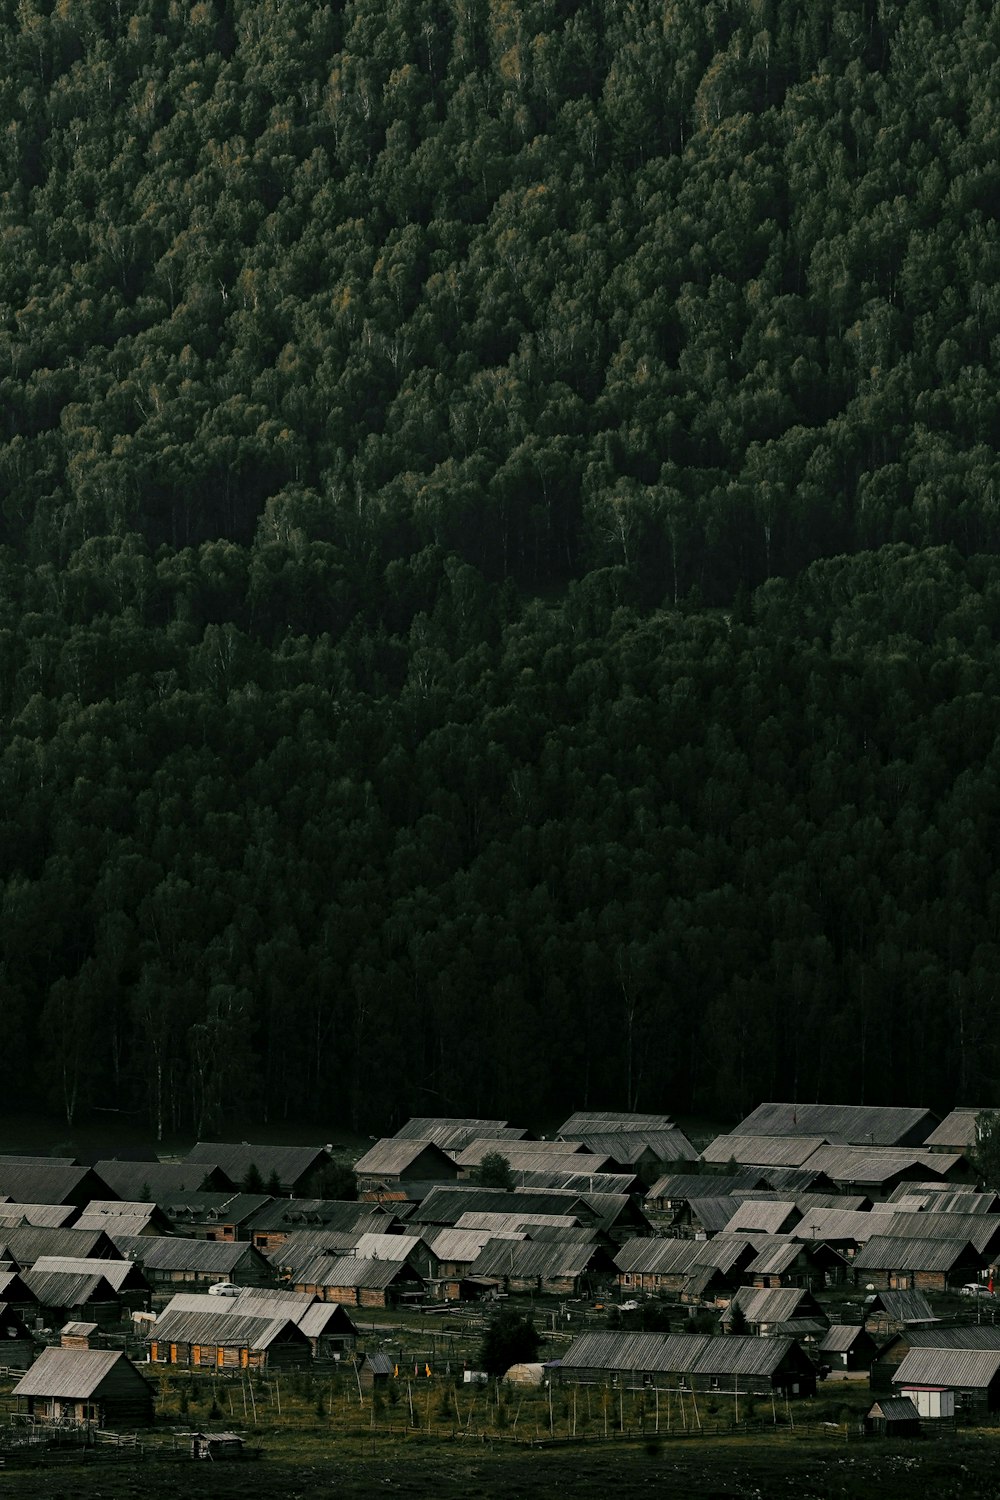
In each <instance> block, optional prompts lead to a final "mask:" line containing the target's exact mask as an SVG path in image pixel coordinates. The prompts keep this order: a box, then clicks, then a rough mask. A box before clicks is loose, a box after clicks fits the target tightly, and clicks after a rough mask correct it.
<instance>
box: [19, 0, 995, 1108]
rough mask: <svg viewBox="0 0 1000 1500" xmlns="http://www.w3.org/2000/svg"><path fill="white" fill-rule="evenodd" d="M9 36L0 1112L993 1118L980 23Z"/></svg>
mask: <svg viewBox="0 0 1000 1500" xmlns="http://www.w3.org/2000/svg"><path fill="white" fill-rule="evenodd" d="M0 34H2V35H3V37H4V42H5V47H4V53H3V57H2V60H0V97H2V112H3V121H4V126H3V132H2V136H0V233H2V249H0V329H2V332H0V575H2V583H0V722H2V738H0V824H2V838H0V889H2V912H3V917H2V927H0V1015H2V1017H3V1046H4V1057H5V1068H4V1097H5V1101H6V1103H7V1104H8V1105H11V1106H17V1107H19V1108H25V1107H35V1106H37V1105H38V1104H39V1102H40V1101H41V1100H43V1099H44V1100H45V1101H47V1103H48V1104H49V1105H50V1106H51V1107H54V1108H56V1109H58V1110H59V1111H60V1112H61V1113H62V1114H63V1115H64V1116H65V1118H66V1120H67V1121H68V1122H70V1123H72V1121H73V1120H74V1118H78V1117H79V1116H80V1115H81V1114H82V1113H83V1112H84V1111H86V1110H87V1109H88V1108H89V1107H90V1106H92V1105H94V1104H95V1103H101V1104H104V1105H106V1104H108V1103H109V1102H113V1103H115V1104H116V1105H118V1106H119V1107H121V1108H127V1109H131V1110H134V1111H137V1112H141V1113H142V1115H143V1116H144V1117H145V1118H146V1119H147V1120H148V1122H149V1125H150V1127H151V1128H152V1130H153V1131H154V1133H156V1134H161V1133H163V1132H167V1131H182V1130H190V1129H194V1130H196V1131H198V1132H204V1131H207V1130H209V1129H215V1128H218V1127H220V1126H222V1125H224V1124H225V1122H226V1121H227V1120H230V1119H233V1118H236V1117H243V1118H245V1117H246V1116H247V1115H248V1114H253V1115H255V1116H256V1117H257V1118H258V1119H259V1118H271V1119H278V1118H282V1119H285V1118H289V1119H301V1120H303V1121H306V1120H309V1121H315V1122H319V1121H324V1120H326V1121H341V1122H343V1123H345V1124H348V1123H349V1124H351V1125H353V1126H354V1127H355V1128H361V1129H369V1128H370V1129H384V1128H387V1127H391V1126H393V1124H394V1123H396V1122H398V1121H399V1120H400V1119H401V1118H405V1117H406V1116H407V1115H408V1114H410V1113H415V1112H416V1113H432V1112H433V1113H473V1114H500V1115H509V1116H516V1117H517V1118H518V1119H519V1120H523V1121H529V1122H530V1121H532V1120H534V1119H543V1118H546V1117H547V1116H549V1115H551V1114H553V1113H557V1112H560V1111H565V1109H566V1108H567V1107H576V1106H580V1107H583V1106H586V1105H590V1106H591V1107H599V1106H601V1105H616V1106H618V1107H621V1106H626V1105H627V1106H630V1107H645V1108H668V1109H672V1110H674V1111H681V1112H684V1111H692V1110H698V1111H715V1112H719V1113H723V1114H725V1115H726V1116H729V1117H732V1116H733V1115H735V1114H738V1113H740V1112H742V1111H743V1110H744V1109H745V1108H747V1107H749V1106H750V1105H752V1104H753V1103H754V1102H756V1101H757V1100H759V1099H761V1098H774V1097H788V1098H797V1099H814V1098H822V1099H827V1100H865V1101H868V1102H884V1103H892V1102H899V1101H902V1100H905V1101H906V1102H910V1103H920V1104H926V1105H931V1106H933V1105H943V1104H950V1103H952V1102H953V1101H955V1100H960V1101H967V1102H972V1103H988V1102H990V1099H991V1098H993V1099H995V1097H996V1090H997V1087H998V1080H1000V1058H998V1055H997V1040H996V1027H995V1024H994V1017H995V1014H996V1005H995V985H996V983H997V976H998V958H1000V879H998V875H997V870H996V860H995V851H996V849H997V848H998V847H1000V775H998V770H1000V746H998V744H997V734H996V731H997V723H998V717H997V695H998V686H1000V464H998V457H997V451H996V434H997V432H998V430H1000V422H998V419H1000V381H998V374H1000V237H998V233H997V221H996V213H997V210H998V205H1000V128H998V117H997V106H996V101H997V98H998V97H1000V50H998V48H1000V12H998V11H997V9H996V7H995V6H992V5H989V4H987V3H986V0H967V3H966V0H956V3H950V4H947V3H946V4H940V5H930V4H928V3H926V0H899V3H894V0H810V3H808V4H802V3H792V0H708V3H705V0H698V3H696V0H657V3H653V0H634V3H632V0H629V3H617V0H616V3H611V0H572V3H569V0H523V3H519V0H343V3H338V4H326V5H324V4H318V3H307V0H199V3H196V4H194V5H189V4H187V3H183V4H182V3H178V0H169V3H165V0H137V3H133V4H130V5H128V6H127V7H125V6H122V5H120V4H103V3H102V4H99V3H97V0H55V3H50V0H17V3H14V0H0ZM991 1091H992V1093H991ZM987 1096H989V1097H987Z"/></svg>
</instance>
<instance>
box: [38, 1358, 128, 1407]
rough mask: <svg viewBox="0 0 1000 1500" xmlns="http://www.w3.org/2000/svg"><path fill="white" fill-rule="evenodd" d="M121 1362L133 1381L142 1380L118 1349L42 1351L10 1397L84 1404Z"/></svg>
mask: <svg viewBox="0 0 1000 1500" xmlns="http://www.w3.org/2000/svg"><path fill="white" fill-rule="evenodd" d="M120 1360H124V1361H125V1364H126V1365H127V1366H128V1368H129V1369H130V1370H131V1371H132V1372H133V1373H134V1374H135V1376H136V1378H137V1379H139V1380H142V1378H143V1377H142V1376H141V1375H140V1373H139V1371H138V1370H137V1369H136V1368H135V1366H134V1365H133V1364H132V1362H131V1361H130V1360H129V1359H128V1358H127V1357H126V1355H124V1354H123V1353H122V1351H121V1350H120V1349H43V1350H42V1352H41V1354H40V1355H39V1356H38V1358H37V1359H36V1360H35V1363H34V1364H33V1365H32V1366H31V1369H30V1370H29V1371H28V1372H27V1374H26V1375H23V1376H22V1377H21V1379H20V1380H19V1381H18V1383H17V1385H16V1386H15V1387H14V1390H13V1392H12V1394H13V1395H15V1396H43V1397H44V1396H59V1397H63V1398H65V1399H66V1400H67V1401H86V1400H88V1399H89V1398H90V1397H91V1396H93V1395H94V1394H95V1393H96V1392H97V1390H98V1388H99V1387H100V1386H101V1385H102V1383H103V1382H104V1380H105V1379H106V1378H107V1376H108V1375H109V1374H110V1373H111V1370H112V1369H113V1368H114V1366H115V1365H117V1364H118V1363H119V1361H120Z"/></svg>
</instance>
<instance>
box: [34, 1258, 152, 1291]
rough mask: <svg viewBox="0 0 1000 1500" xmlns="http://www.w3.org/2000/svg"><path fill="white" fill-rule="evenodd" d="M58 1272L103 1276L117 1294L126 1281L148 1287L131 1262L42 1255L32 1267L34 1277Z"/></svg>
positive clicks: (136, 1267)
mask: <svg viewBox="0 0 1000 1500" xmlns="http://www.w3.org/2000/svg"><path fill="white" fill-rule="evenodd" d="M56 1271H58V1272H61V1273H62V1274H63V1275H69V1276H74V1275H75V1276H103V1277H104V1280H105V1281H106V1282H107V1283H108V1285H109V1286H110V1287H113V1288H114V1290H115V1291H116V1292H119V1291H121V1289H122V1287H123V1286H124V1285H125V1283H126V1281H131V1282H133V1284H135V1285H137V1286H139V1287H144V1286H145V1285H146V1279H145V1277H144V1276H143V1274H142V1272H141V1271H140V1269H139V1267H138V1266H137V1265H135V1264H134V1262H133V1261H130V1260H101V1259H99V1258H98V1257H97V1256H87V1255H40V1256H39V1257H38V1259H37V1260H36V1261H35V1264H34V1266H33V1267H32V1275H40V1274H46V1273H52V1272H56Z"/></svg>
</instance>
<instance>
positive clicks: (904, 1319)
mask: <svg viewBox="0 0 1000 1500" xmlns="http://www.w3.org/2000/svg"><path fill="white" fill-rule="evenodd" d="M879 1308H881V1309H882V1311H883V1312H884V1313H885V1315H886V1317H887V1318H888V1319H889V1320H890V1322H893V1323H903V1324H907V1323H933V1322H935V1321H936V1319H935V1316H934V1309H933V1308H932V1307H931V1304H930V1302H929V1301H928V1300H927V1297H926V1295H925V1294H924V1293H923V1292H919V1291H917V1290H916V1289H915V1288H912V1287H911V1288H910V1289H909V1290H907V1291H902V1292H896V1291H886V1292H875V1293H873V1294H872V1296H871V1297H866V1298H865V1309H866V1316H867V1314H868V1310H869V1309H870V1310H871V1311H872V1312H875V1311H877V1310H878V1309H879Z"/></svg>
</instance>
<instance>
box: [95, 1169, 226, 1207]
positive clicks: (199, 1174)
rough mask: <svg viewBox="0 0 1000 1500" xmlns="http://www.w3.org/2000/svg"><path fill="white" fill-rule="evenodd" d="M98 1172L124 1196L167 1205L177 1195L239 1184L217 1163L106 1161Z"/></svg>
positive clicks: (222, 1188) (212, 1191)
mask: <svg viewBox="0 0 1000 1500" xmlns="http://www.w3.org/2000/svg"><path fill="white" fill-rule="evenodd" d="M94 1171H95V1172H97V1173H98V1174H99V1175H100V1176H101V1177H102V1178H103V1180H104V1181H105V1182H106V1183H107V1184H108V1186H109V1187H110V1188H112V1189H113V1190H114V1191H115V1192H116V1193H117V1194H118V1196H119V1197H120V1198H128V1199H131V1200H141V1201H144V1202H153V1203H158V1204H159V1205H160V1206H161V1207H164V1206H165V1204H166V1202H167V1200H168V1199H170V1198H172V1197H175V1196H176V1195H177V1194H184V1193H197V1192H210V1193H232V1192H233V1191H234V1190H235V1188H236V1183H235V1182H233V1181H232V1180H231V1179H230V1178H229V1176H228V1175H227V1174H226V1173H225V1172H224V1171H223V1170H222V1168H221V1167H220V1166H219V1165H218V1163H217V1162H159V1161H157V1162H149V1161H141V1162H140V1161H118V1160H108V1159H105V1160H102V1161H99V1162H97V1163H96V1164H95V1167H94Z"/></svg>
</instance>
